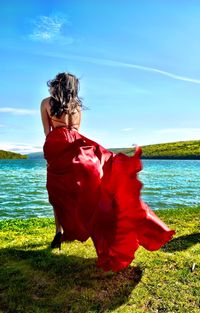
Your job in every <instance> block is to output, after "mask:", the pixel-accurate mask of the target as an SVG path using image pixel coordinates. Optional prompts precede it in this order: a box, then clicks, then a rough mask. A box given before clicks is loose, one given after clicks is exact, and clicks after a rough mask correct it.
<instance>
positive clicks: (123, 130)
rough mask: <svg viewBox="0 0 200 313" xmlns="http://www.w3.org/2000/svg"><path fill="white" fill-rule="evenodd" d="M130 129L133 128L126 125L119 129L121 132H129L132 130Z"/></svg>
mask: <svg viewBox="0 0 200 313" xmlns="http://www.w3.org/2000/svg"><path fill="white" fill-rule="evenodd" d="M132 130H133V128H132V127H127V128H122V129H121V131H122V132H130V131H132Z"/></svg>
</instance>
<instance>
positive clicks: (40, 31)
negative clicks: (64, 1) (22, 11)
mask: <svg viewBox="0 0 200 313" xmlns="http://www.w3.org/2000/svg"><path fill="white" fill-rule="evenodd" d="M31 23H32V24H33V29H32V32H31V34H29V36H28V37H29V39H31V40H33V41H40V42H47V43H50V42H55V41H57V42H58V41H59V42H60V43H62V44H71V43H72V42H73V41H74V39H73V38H72V37H71V36H67V35H66V34H64V28H65V26H66V24H69V22H68V20H67V18H66V17H64V16H60V15H52V16H44V15H42V16H39V17H37V18H36V19H35V20H32V21H31Z"/></svg>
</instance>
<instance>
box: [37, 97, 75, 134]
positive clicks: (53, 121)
mask: <svg viewBox="0 0 200 313" xmlns="http://www.w3.org/2000/svg"><path fill="white" fill-rule="evenodd" d="M41 118H42V122H43V127H44V132H45V135H46V136H47V135H48V133H49V132H50V131H51V128H57V127H62V126H65V127H67V128H68V129H74V130H77V131H78V130H79V128H80V123H81V110H80V107H77V108H76V109H75V110H74V111H73V112H72V113H71V114H66V113H63V114H62V115H61V117H60V118H57V117H56V116H51V106H50V97H49V98H46V99H44V100H43V101H42V103H41Z"/></svg>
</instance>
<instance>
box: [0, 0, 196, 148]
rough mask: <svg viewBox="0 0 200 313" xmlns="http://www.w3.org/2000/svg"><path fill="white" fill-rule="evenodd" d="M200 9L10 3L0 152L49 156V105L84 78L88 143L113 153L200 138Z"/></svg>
mask: <svg viewBox="0 0 200 313" xmlns="http://www.w3.org/2000/svg"><path fill="white" fill-rule="evenodd" d="M199 16H200V2H199V1H198V0H196V1H195V0H193V1H186V0H185V1H184V0H182V1H179V0H177V1H176V0H174V1H159V0H157V1H154V0H151V1H148V0H146V1H139V0H135V1H133V0H130V1H129V0H127V1H125V0H118V1H117V0H110V1H106V0H105V1H104V0H102V1H92V0H91V1H89V0H79V1H78V0H73V1H72V0H71V1H67V0H66V1H64V0H63V1H51V0H49V1H46V0H45V1H33V0H29V1H21V0H18V1H14V0H11V1H5V0H3V1H1V10H0V21H1V28H0V35H1V41H0V48H1V49H0V51H1V52H0V53H1V76H0V80H1V82H0V86H1V93H0V149H5V150H11V151H19V152H23V153H28V152H31V151H40V150H42V145H43V142H44V139H45V138H44V135H43V129H42V124H41V121H40V111H39V108H40V102H41V100H42V99H43V98H45V97H47V96H48V88H47V86H46V82H47V81H48V80H49V79H51V78H53V77H54V76H55V75H56V74H57V73H58V72H63V71H69V72H72V73H74V74H75V75H77V76H78V77H79V78H80V85H81V87H80V96H81V97H82V98H83V103H84V104H85V106H87V107H88V108H89V109H88V110H85V111H84V112H83V121H82V126H81V133H83V134H84V135H85V136H87V137H89V138H91V139H93V140H96V141H97V142H99V143H101V144H102V145H104V146H105V147H107V148H109V147H130V146H131V145H132V144H138V145H145V144H152V143H161V142H173V141H178V140H192V139H199V138H200V123H199V117H200V105H199V99H200V57H199V56H200V41H199V38H200V18H199Z"/></svg>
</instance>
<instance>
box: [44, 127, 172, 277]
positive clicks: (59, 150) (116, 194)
mask: <svg viewBox="0 0 200 313" xmlns="http://www.w3.org/2000/svg"><path fill="white" fill-rule="evenodd" d="M44 156H45V159H46V160H47V190H48V194H49V202H50V203H51V205H52V206H53V207H54V209H55V211H56V214H57V217H58V220H59V222H60V224H61V225H62V227H63V230H64V233H63V237H62V240H63V241H67V240H75V239H77V240H80V241H85V240H87V239H88V238H89V237H91V238H92V240H93V242H94V245H95V248H96V251H97V255H98V261H97V265H98V266H99V267H101V268H103V270H105V271H109V270H112V271H119V270H121V269H123V268H125V267H127V266H128V265H129V264H130V263H131V262H132V260H133V259H134V253H135V251H136V250H137V248H138V247H139V245H141V246H143V247H144V248H146V249H147V250H151V251H153V250H157V249H159V248H160V247H161V246H163V245H164V244H165V243H167V242H168V241H169V240H171V238H172V236H173V234H174V233H175V231H173V230H170V229H169V228H168V227H167V226H166V225H165V224H164V223H163V222H162V221H161V220H160V219H159V218H158V217H157V216H156V215H155V213H154V212H153V211H152V210H151V209H150V208H149V207H148V206H147V205H146V204H145V203H144V202H143V201H142V200H141V198H140V191H141V188H142V183H141V182H140V181H139V180H138V178H137V173H138V172H139V171H140V170H141V169H142V166H141V161H140V156H141V149H140V148H139V147H138V148H136V151H135V154H134V155H133V156H132V157H128V156H126V155H125V154H123V153H119V154H114V153H112V152H110V151H108V150H106V149H105V148H103V147H102V146H100V145H99V144H97V143H96V142H94V141H92V140H90V139H88V138H86V137H84V136H83V135H81V134H80V133H78V132H77V131H74V130H68V129H67V128H66V127H59V128H55V129H53V130H52V131H51V132H50V133H49V134H48V136H47V137H46V141H45V144H44Z"/></svg>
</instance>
